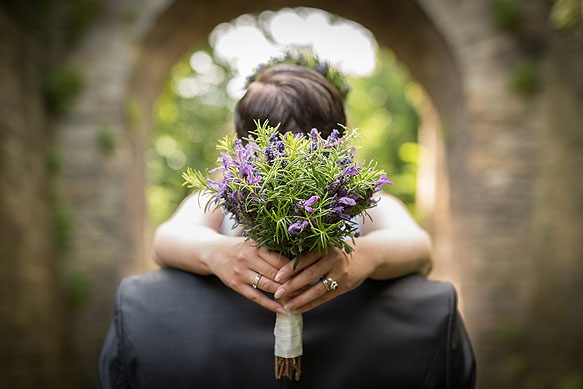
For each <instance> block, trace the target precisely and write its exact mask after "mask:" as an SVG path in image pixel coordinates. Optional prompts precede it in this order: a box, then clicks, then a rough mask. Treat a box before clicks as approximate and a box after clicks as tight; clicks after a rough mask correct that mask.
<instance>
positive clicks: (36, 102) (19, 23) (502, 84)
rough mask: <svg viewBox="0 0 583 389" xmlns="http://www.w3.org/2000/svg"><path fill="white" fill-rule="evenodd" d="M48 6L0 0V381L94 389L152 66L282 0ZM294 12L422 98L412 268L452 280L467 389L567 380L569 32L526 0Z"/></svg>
mask: <svg viewBox="0 0 583 389" xmlns="http://www.w3.org/2000/svg"><path fill="white" fill-rule="evenodd" d="M53 3H54V4H55V5H54V6H53V7H48V8H43V7H37V8H35V9H37V13H35V12H32V13H31V12H25V8H22V6H21V5H18V2H6V4H5V5H2V6H0V37H1V38H0V43H1V46H0V83H1V88H0V97H1V98H2V100H1V104H0V141H1V142H0V169H1V170H0V174H1V175H0V179H1V180H0V185H1V187H0V253H2V255H1V257H0V288H1V289H0V290H1V291H2V293H0V319H1V320H0V359H1V360H2V361H4V363H3V364H2V366H0V380H1V381H2V382H7V383H9V384H13V385H11V387H39V385H38V383H39V382H44V383H45V384H44V385H43V387H51V386H54V387H59V388H66V387H79V386H91V385H93V384H94V382H95V379H96V363H97V356H98V353H99V350H100V347H101V343H102V341H103V337H104V335H105V331H106V330H107V326H108V324H109V321H110V319H111V315H112V312H111V308H112V303H113V294H114V292H115V287H116V285H117V283H118V282H119V280H120V279H121V277H123V276H125V275H128V274H133V273H137V272H143V271H147V270H149V269H151V268H152V266H153V264H152V262H151V260H150V258H149V244H148V242H149V240H150V233H151V231H150V230H149V227H148V223H147V218H146V213H145V212H146V211H145V201H144V187H145V182H146V181H145V173H144V171H145V164H144V151H145V147H146V144H147V142H148V139H149V136H150V134H151V131H152V128H153V123H152V107H153V104H154V102H155V99H156V98H157V96H158V94H159V93H160V89H161V87H162V85H163V83H164V81H165V80H166V77H167V76H168V73H169V71H170V68H171V67H172V65H173V64H174V63H176V61H178V60H179V59H180V58H182V57H183V56H184V55H187V54H188V53H189V52H190V51H191V50H193V49H194V48H195V47H196V46H197V45H199V44H202V43H204V42H205V41H206V39H207V36H208V34H209V33H210V31H211V30H212V28H213V27H214V26H215V25H217V24H219V23H221V22H228V21H230V20H232V19H233V18H235V17H237V16H238V15H240V14H242V13H246V12H259V11H261V10H264V9H274V10H276V9H280V8H282V7H284V6H290V7H293V6H298V5H300V2H299V1H295V0H293V1H287V2H283V1H278V0H254V1H252V2H232V1H226V0H218V1H212V2H211V1H196V2H194V1H189V0H176V1H172V0H148V1H142V2H140V4H139V6H138V5H137V4H136V3H135V2H133V1H131V0H122V1H114V0H101V1H98V0H85V1H80V2H75V4H77V5H78V4H83V5H85V8H83V7H77V8H75V7H72V6H70V5H65V4H69V3H66V2H63V3H62V4H61V2H53ZM301 5H304V6H312V7H319V8H322V9H324V10H327V11H329V12H332V13H336V14H338V15H340V16H342V17H345V18H349V19H352V20H355V21H357V22H359V23H361V24H363V25H364V26H365V27H367V28H369V29H370V30H371V31H372V32H373V33H374V34H375V37H376V38H377V40H378V41H379V43H380V44H381V45H383V46H387V47H390V48H392V49H393V50H394V51H395V53H396V55H397V57H398V58H399V60H401V61H402V62H403V63H404V64H405V65H406V66H407V67H408V68H409V70H410V72H411V74H412V76H413V77H414V78H415V79H416V80H417V81H419V82H420V83H421V85H422V87H423V88H424V89H425V90H426V91H427V94H428V96H429V98H430V100H431V104H430V105H431V106H433V107H435V110H434V111H433V110H431V109H430V108H428V111H427V112H429V114H428V115H426V119H427V118H430V116H431V115H438V117H439V118H438V119H435V118H433V119H431V120H426V121H425V123H426V125H425V126H424V129H423V134H424V139H432V140H431V142H433V144H434V145H435V149H434V150H436V153H435V154H434V166H435V169H436V170H435V171H437V172H438V174H439V175H438V176H437V177H436V180H435V184H434V185H435V188H436V205H435V207H436V208H435V209H436V211H435V212H434V218H433V219H432V220H427V224H426V225H427V226H428V228H430V229H431V231H432V234H433V236H434V238H436V241H435V243H436V266H435V272H434V273H433V275H432V276H433V277H435V278H441V279H447V280H450V281H452V282H453V283H454V284H455V286H456V288H457V289H458V291H459V293H460V297H461V302H462V312H463V314H464V317H465V319H466V322H467V325H468V329H469V331H470V334H471V336H472V339H473V341H474V345H475V349H476V354H477V356H478V363H479V371H480V374H479V387H480V388H491V387H496V388H520V387H537V386H532V385H536V384H540V385H539V387H554V386H557V387H560V385H568V384H569V383H570V382H572V381H569V380H573V379H574V378H575V377H574V374H575V373H574V372H576V371H577V370H576V369H577V367H579V366H581V365H582V364H583V363H582V356H581V351H580V350H581V349H582V346H583V344H582V339H581V332H580V330H578V328H580V327H583V323H582V318H581V312H583V309H581V302H579V301H578V300H577V297H578V296H580V294H581V285H582V282H583V280H582V279H581V278H582V276H583V271H582V270H583V269H582V267H583V264H582V261H583V249H582V246H581V245H582V243H581V236H583V225H582V223H583V217H581V216H583V215H582V213H583V209H582V208H583V204H582V201H583V200H582V199H583V193H582V192H583V184H582V181H581V178H580V177H581V175H580V172H579V170H580V168H581V166H583V163H582V162H583V160H582V158H583V157H582V156H583V152H582V151H583V150H582V149H583V140H582V133H583V131H582V128H581V125H582V124H581V123H583V118H582V112H581V107H582V106H583V81H582V76H581V72H580V71H578V69H581V68H582V65H583V57H582V50H581V49H582V42H581V35H580V33H578V32H577V30H575V31H572V30H567V29H565V30H557V29H556V28H554V27H553V26H552V25H551V24H550V22H549V13H550V11H551V10H550V6H551V4H550V3H546V2H544V1H537V2H533V1H528V0H515V1H511V0H507V1H502V0H500V1H496V2H492V1H489V0H480V1H473V2H460V1H458V0H439V1H430V0H427V1H426V0H418V1H417V2H387V1H381V0H365V1H361V2H359V6H358V7H355V6H353V5H352V4H347V3H346V2H337V1H332V0H313V1H309V2H307V3H306V2H302V3H301ZM72 21H76V22H75V23H73V22H72ZM79 21H85V22H84V24H83V23H80V22H79ZM43 25H45V26H47V27H46V28H47V29H46V30H42V29H39V26H43ZM81 27H83V28H81ZM577 28H579V30H580V26H579V27H577ZM67 31H68V33H67ZM80 31H82V33H80ZM73 32H75V34H74V35H73V36H74V37H75V40H74V43H72V42H71V34H73ZM55 74H56V75H58V76H59V77H60V78H59V77H57V78H58V79H60V80H61V84H63V83H64V84H65V85H66V86H67V88H66V89H67V90H70V89H75V86H76V85H78V84H79V88H80V94H79V96H78V98H77V99H75V100H74V101H69V102H68V104H67V105H66V109H64V108H63V107H62V106H61V104H60V103H62V99H60V100H51V99H48V100H47V93H46V85H47V80H52V79H54V77H52V76H54V75H55ZM63 79H64V80H65V82H63V81H62V80H63ZM67 80H68V81H67ZM49 84H50V83H49ZM51 96H52V95H51ZM66 97H67V94H66V93H65V98H66ZM430 105H428V107H430ZM61 110H63V111H64V112H61ZM432 123H437V125H434V126H433V128H431V124H432ZM63 377H69V379H64V378H63ZM529 385H530V386H529Z"/></svg>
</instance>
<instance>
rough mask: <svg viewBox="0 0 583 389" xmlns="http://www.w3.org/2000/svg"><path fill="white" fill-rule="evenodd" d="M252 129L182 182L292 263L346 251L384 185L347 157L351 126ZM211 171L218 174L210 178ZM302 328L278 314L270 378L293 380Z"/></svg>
mask: <svg viewBox="0 0 583 389" xmlns="http://www.w3.org/2000/svg"><path fill="white" fill-rule="evenodd" d="M256 126H257V128H256V130H255V131H253V132H251V133H250V135H249V137H248V138H244V139H238V138H236V136H234V135H233V136H226V137H224V138H223V139H222V140H221V141H220V142H219V144H218V145H217V149H218V150H220V151H221V154H220V157H219V159H218V161H217V162H218V163H219V167H217V168H216V169H214V170H212V171H210V172H206V174H203V173H201V172H200V171H194V170H192V169H190V168H188V169H187V171H186V172H185V173H184V174H183V178H184V180H185V182H184V184H185V185H187V186H188V187H189V188H192V190H193V191H202V192H205V193H206V194H210V195H211V198H210V200H209V202H208V203H207V207H208V206H209V205H210V204H212V203H214V205H215V206H217V207H218V206H222V207H223V208H224V210H225V211H226V212H227V213H228V215H229V216H230V217H231V218H232V219H233V220H234V223H235V226H239V225H240V226H242V227H243V235H244V236H245V237H247V238H248V239H251V240H253V241H255V242H257V244H258V245H260V246H264V247H267V248H268V249H270V250H273V251H275V252H278V253H280V254H282V255H284V256H285V257H287V258H290V259H294V267H295V266H297V265H298V264H299V262H300V261H301V256H302V253H304V252H309V251H315V252H317V253H319V254H325V253H326V252H327V251H328V249H329V247H330V245H333V246H336V247H338V248H340V249H341V250H344V251H345V252H346V253H347V254H350V253H351V251H352V246H351V245H350V244H349V243H348V242H347V240H348V239H350V240H353V239H354V237H356V236H358V234H359V224H358V220H356V218H355V217H356V216H368V215H367V213H366V211H367V209H370V208H372V207H374V206H375V205H376V203H377V200H376V199H375V198H374V195H375V193H377V192H379V191H380V190H381V188H382V186H383V185H385V184H391V182H390V181H389V180H388V178H387V176H386V174H385V173H384V172H383V171H382V170H379V169H377V167H376V164H374V163H373V162H368V164H357V163H356V162H355V161H354V151H355V149H354V147H353V144H352V142H353V140H354V139H356V138H357V137H358V131H357V130H356V129H352V130H351V129H348V128H343V130H344V135H343V136H340V133H339V131H337V130H333V131H332V133H331V134H330V136H328V137H327V138H325V139H324V138H323V137H321V135H320V133H319V132H318V131H317V130H316V129H313V130H312V131H311V132H310V134H307V135H299V134H292V133H291V132H288V133H286V134H280V133H279V131H278V126H276V127H271V126H269V123H268V122H267V121H266V122H264V123H263V124H262V123H260V122H259V121H257V122H256ZM213 172H221V173H222V175H221V177H220V179H216V180H213V179H211V177H210V175H209V174H212V173H213ZM301 331H302V320H301V315H300V314H297V313H293V312H286V314H278V315H277V318H276V325H275V331H274V333H275V338H276V340H275V354H276V377H277V378H281V376H282V375H283V376H287V377H288V378H290V379H295V380H298V379H299V376H300V356H301V355H302V346H301Z"/></svg>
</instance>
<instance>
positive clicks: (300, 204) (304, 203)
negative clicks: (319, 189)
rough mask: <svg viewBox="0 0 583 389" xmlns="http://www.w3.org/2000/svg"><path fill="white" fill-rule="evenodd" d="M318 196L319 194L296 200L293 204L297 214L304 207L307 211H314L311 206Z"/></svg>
mask: <svg viewBox="0 0 583 389" xmlns="http://www.w3.org/2000/svg"><path fill="white" fill-rule="evenodd" d="M319 198H320V196H312V197H310V198H309V199H307V200H300V201H298V202H297V203H296V205H295V211H296V213H298V214H299V213H300V210H301V209H305V210H306V211H308V212H314V211H315V209H314V208H312V205H314V204H315V203H316V201H318V199H319Z"/></svg>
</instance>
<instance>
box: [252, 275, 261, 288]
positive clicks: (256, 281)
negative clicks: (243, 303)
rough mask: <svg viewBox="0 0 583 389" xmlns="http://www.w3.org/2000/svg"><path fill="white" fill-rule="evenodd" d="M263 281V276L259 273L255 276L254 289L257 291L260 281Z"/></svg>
mask: <svg viewBox="0 0 583 389" xmlns="http://www.w3.org/2000/svg"><path fill="white" fill-rule="evenodd" d="M260 279H261V274H259V273H257V275H256V276H255V281H253V289H257V285H259V280H260Z"/></svg>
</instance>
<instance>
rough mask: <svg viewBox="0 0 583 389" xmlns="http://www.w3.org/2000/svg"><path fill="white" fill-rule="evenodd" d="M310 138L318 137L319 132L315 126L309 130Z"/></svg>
mask: <svg viewBox="0 0 583 389" xmlns="http://www.w3.org/2000/svg"><path fill="white" fill-rule="evenodd" d="M310 139H312V140H318V139H320V133H319V132H318V129H317V128H312V129H311V130H310Z"/></svg>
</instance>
